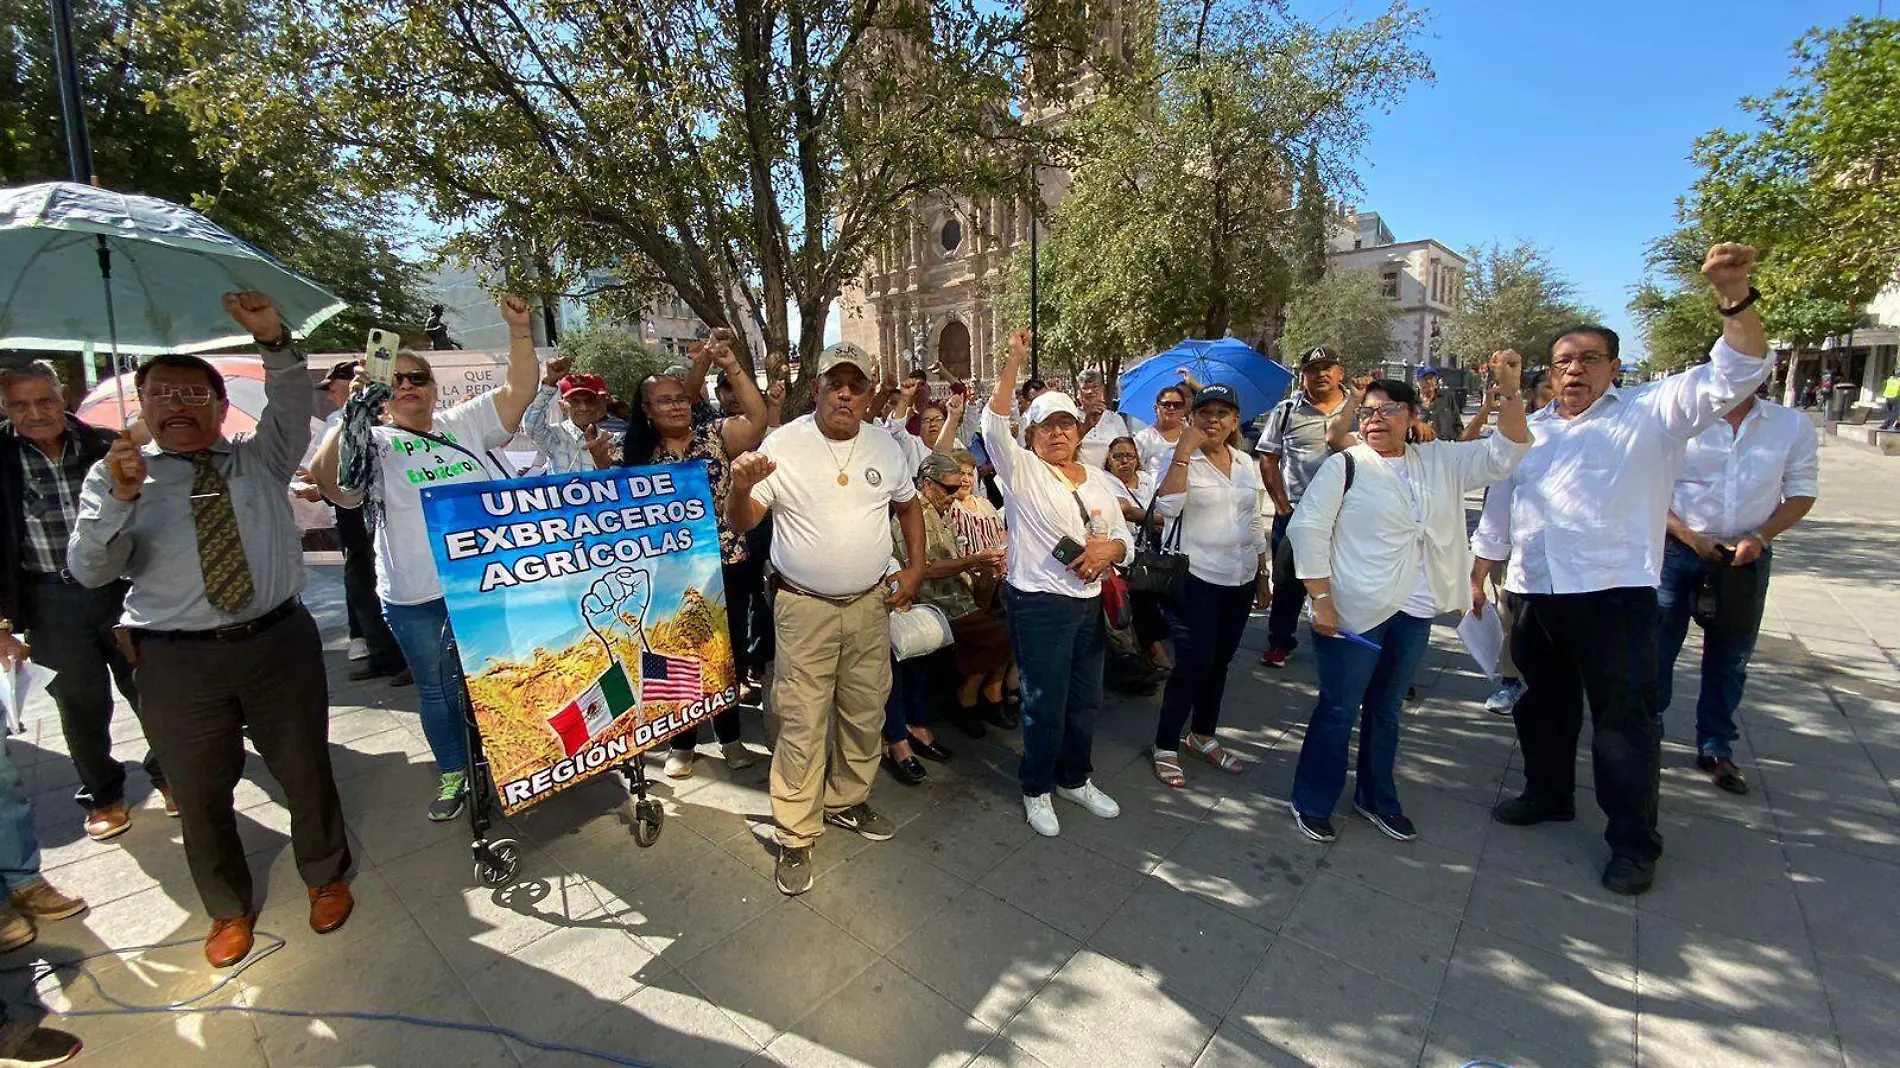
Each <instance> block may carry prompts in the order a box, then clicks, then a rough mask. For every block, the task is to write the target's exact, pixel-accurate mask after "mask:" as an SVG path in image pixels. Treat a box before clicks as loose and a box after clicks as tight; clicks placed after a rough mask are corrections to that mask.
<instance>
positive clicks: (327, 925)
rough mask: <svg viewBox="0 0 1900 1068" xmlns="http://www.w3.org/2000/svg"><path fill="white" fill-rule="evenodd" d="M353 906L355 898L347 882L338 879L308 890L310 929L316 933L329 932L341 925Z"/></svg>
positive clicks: (348, 916)
mask: <svg viewBox="0 0 1900 1068" xmlns="http://www.w3.org/2000/svg"><path fill="white" fill-rule="evenodd" d="M354 908H356V898H355V897H353V896H351V894H350V884H349V883H346V882H343V881H341V880H338V881H337V882H334V883H331V884H330V885H328V886H319V887H317V888H316V889H315V890H312V891H310V929H311V930H312V931H315V932H317V933H318V934H329V933H330V932H331V931H334V930H336V929H337V928H339V927H341V926H343V921H344V920H347V919H349V918H350V911H351V910H352V909H354Z"/></svg>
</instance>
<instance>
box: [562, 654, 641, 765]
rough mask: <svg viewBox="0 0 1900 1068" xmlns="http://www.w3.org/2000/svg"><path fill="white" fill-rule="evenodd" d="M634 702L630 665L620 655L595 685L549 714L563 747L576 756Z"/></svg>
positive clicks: (569, 753) (608, 666) (569, 754)
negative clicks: (623, 663) (628, 672)
mask: <svg viewBox="0 0 1900 1068" xmlns="http://www.w3.org/2000/svg"><path fill="white" fill-rule="evenodd" d="M633 705H634V692H633V682H632V681H631V680H630V679H628V678H627V669H626V668H625V667H624V666H622V665H621V663H620V661H619V660H618V659H616V660H614V661H612V662H611V663H609V664H608V665H607V670H606V672H605V673H604V674H602V675H601V676H600V678H598V679H596V680H595V681H594V684H593V685H592V686H589V687H588V688H587V689H585V690H582V691H581V694H580V696H579V697H576V698H574V699H573V700H572V701H569V702H568V703H567V707H566V708H563V709H561V710H560V711H559V712H556V713H555V714H554V715H552V716H549V717H548V726H550V727H553V728H554V733H555V734H557V735H560V737H561V748H563V749H565V750H566V751H567V755H568V756H573V755H574V754H575V753H578V752H580V751H581V750H582V749H584V748H586V746H587V743H588V742H591V741H593V740H594V739H595V738H597V737H599V736H600V733H601V732H602V731H604V730H606V729H607V728H608V727H610V726H612V725H613V722H614V720H616V719H619V718H620V716H621V714H622V713H624V712H626V711H627V710H628V709H631V708H632V707H633Z"/></svg>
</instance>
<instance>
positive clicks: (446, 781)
mask: <svg viewBox="0 0 1900 1068" xmlns="http://www.w3.org/2000/svg"><path fill="white" fill-rule="evenodd" d="M467 803H468V773H467V772H465V771H451V772H448V773H447V774H445V775H443V776H442V781H441V783H440V784H439V785H438V786H437V787H436V793H435V800H434V801H431V802H429V819H430V820H431V821H433V822H435V823H447V822H448V821H449V820H452V819H454V818H455V817H457V816H460V815H461V814H462V809H463V807H464V806H465V805H466V804H467Z"/></svg>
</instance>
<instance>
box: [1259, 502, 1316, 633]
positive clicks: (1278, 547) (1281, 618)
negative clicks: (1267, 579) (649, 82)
mask: <svg viewBox="0 0 1900 1068" xmlns="http://www.w3.org/2000/svg"><path fill="white" fill-rule="evenodd" d="M1292 521H1293V517H1292V516H1290V515H1276V516H1274V517H1273V533H1272V535H1271V536H1270V537H1269V540H1268V542H1267V546H1268V549H1267V551H1268V553H1269V554H1270V559H1272V561H1273V603H1272V604H1269V605H1268V606H1267V648H1269V649H1280V650H1284V651H1286V652H1292V651H1293V650H1294V649H1295V648H1297V647H1298V646H1299V644H1300V640H1299V639H1298V638H1296V637H1294V634H1293V632H1294V630H1295V629H1296V628H1297V627H1298V626H1299V625H1300V609H1302V608H1304V607H1306V583H1304V582H1301V581H1300V579H1299V575H1298V574H1296V573H1295V572H1294V570H1293V543H1292V542H1290V541H1288V540H1287V536H1286V527H1287V524H1288V523H1290V522H1292Z"/></svg>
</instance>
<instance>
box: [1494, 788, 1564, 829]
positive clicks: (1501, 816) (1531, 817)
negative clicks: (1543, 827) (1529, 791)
mask: <svg viewBox="0 0 1900 1068" xmlns="http://www.w3.org/2000/svg"><path fill="white" fill-rule="evenodd" d="M1491 818H1492V819H1494V820H1497V821H1498V822H1499V823H1508V824H1510V825H1511V826H1513V827H1529V826H1531V825H1532V824H1536V823H1569V822H1570V821H1571V820H1574V819H1576V818H1577V807H1576V806H1575V805H1574V804H1573V805H1564V806H1563V807H1561V808H1559V807H1558V806H1556V805H1550V804H1546V803H1544V802H1542V801H1539V800H1537V799H1536V798H1533V797H1529V796H1526V797H1513V798H1511V799H1510V800H1509V801H1500V802H1498V804H1497V807H1496V808H1493V809H1492V810H1491Z"/></svg>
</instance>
